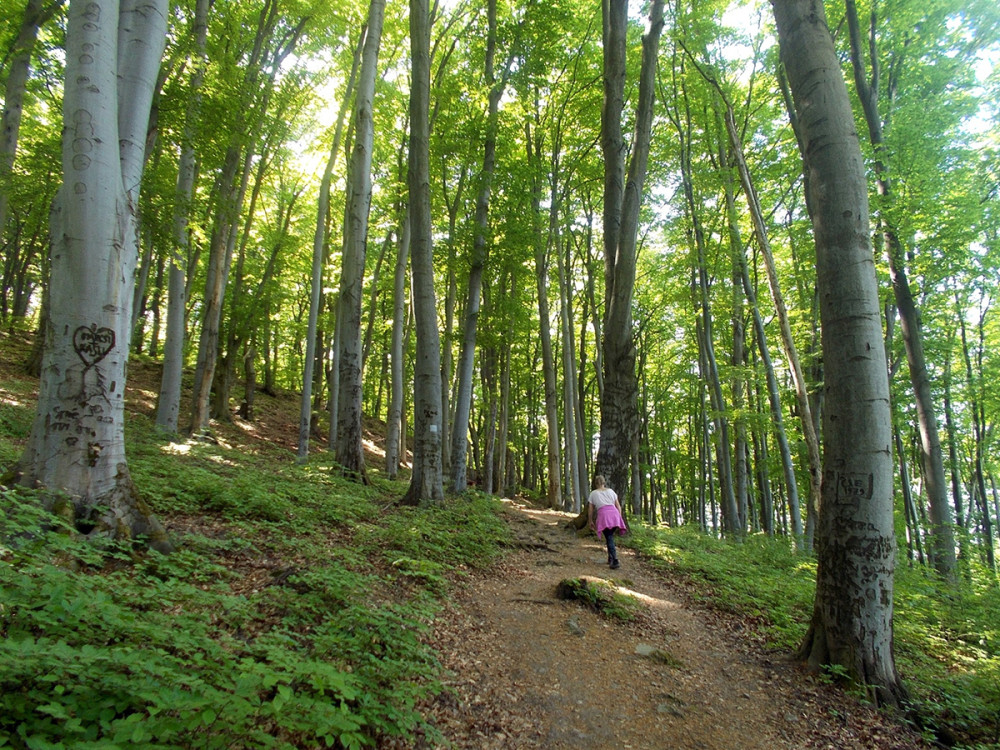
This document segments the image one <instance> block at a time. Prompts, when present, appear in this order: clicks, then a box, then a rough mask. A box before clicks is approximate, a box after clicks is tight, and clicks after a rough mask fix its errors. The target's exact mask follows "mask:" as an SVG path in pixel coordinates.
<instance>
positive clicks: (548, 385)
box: [525, 124, 562, 510]
mask: <svg viewBox="0 0 1000 750" xmlns="http://www.w3.org/2000/svg"><path fill="white" fill-rule="evenodd" d="M525 144H526V146H527V149H528V163H529V164H532V165H533V166H534V168H533V169H532V181H531V217H532V218H531V221H532V227H533V229H534V231H533V232H532V233H531V236H532V237H533V238H534V243H535V281H536V284H537V286H536V291H537V294H538V324H539V331H538V334H539V343H540V345H541V355H542V379H543V383H544V402H545V446H546V450H545V462H546V469H545V499H546V504H547V505H548V507H549V508H558V509H560V510H561V509H562V498H561V497H560V492H559V487H560V482H559V466H560V464H561V463H562V460H561V456H560V447H561V446H560V441H559V400H558V398H559V397H558V390H557V386H556V366H555V357H554V355H553V353H552V321H551V315H552V314H551V312H550V310H549V257H550V254H549V253H548V242H547V241H546V239H545V235H544V234H543V232H542V227H541V211H542V207H541V206H542V187H541V177H540V174H541V171H542V167H541V160H540V158H539V157H540V151H539V148H538V146H537V145H536V144H535V143H534V141H533V140H532V132H531V127H530V124H525Z"/></svg>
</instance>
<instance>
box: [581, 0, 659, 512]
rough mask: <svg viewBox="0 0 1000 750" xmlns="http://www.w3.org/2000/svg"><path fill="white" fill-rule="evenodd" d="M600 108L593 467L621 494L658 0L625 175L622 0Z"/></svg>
mask: <svg viewBox="0 0 1000 750" xmlns="http://www.w3.org/2000/svg"><path fill="white" fill-rule="evenodd" d="M602 8H603V18H604V36H603V38H604V107H603V108H602V110H601V147H602V151H603V153H604V165H605V166H604V264H605V309H604V341H603V344H602V346H603V356H604V361H603V370H604V392H603V394H602V396H601V441H600V448H599V450H598V454H597V471H598V472H599V473H601V474H603V475H604V476H605V477H606V478H607V481H608V485H609V486H610V487H612V488H613V489H614V490H615V491H616V492H618V493H619V495H621V496H622V497H625V496H626V494H627V493H626V490H627V488H628V484H629V478H630V476H631V472H630V470H629V462H630V460H631V457H632V443H633V441H634V439H635V435H636V430H637V429H638V426H637V424H636V422H637V420H636V416H637V415H636V406H637V405H636V398H637V385H636V376H635V344H634V342H633V331H632V294H633V289H634V286H635V261H636V234H637V232H638V224H639V208H640V204H641V201H642V193H643V184H644V182H645V179H646V166H647V162H648V159H649V145H650V140H651V133H652V122H653V103H654V94H655V78H656V67H657V66H656V61H657V55H658V51H659V44H660V33H661V32H662V30H663V2H662V0H653V2H652V4H651V6H650V11H649V26H648V29H647V31H646V33H645V35H643V38H642V66H641V69H640V72H639V100H638V105H637V107H636V117H635V133H634V134H633V138H632V147H631V157H630V160H629V166H628V173H627V180H626V171H625V154H626V150H627V149H626V146H625V139H624V137H623V136H622V128H621V121H622V110H623V108H624V92H625V47H626V36H627V35H626V29H627V26H628V2H627V0H604V2H603V4H602Z"/></svg>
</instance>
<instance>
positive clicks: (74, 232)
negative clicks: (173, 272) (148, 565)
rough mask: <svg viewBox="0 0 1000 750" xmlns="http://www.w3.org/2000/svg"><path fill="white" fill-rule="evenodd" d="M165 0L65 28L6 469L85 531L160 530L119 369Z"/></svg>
mask: <svg viewBox="0 0 1000 750" xmlns="http://www.w3.org/2000/svg"><path fill="white" fill-rule="evenodd" d="M166 6H167V4H166V0H159V1H157V2H151V1H150V0H144V1H143V3H142V5H141V6H140V5H139V4H138V3H134V2H125V3H122V4H121V6H120V7H119V3H117V2H113V1H111V0H74V1H73V2H72V4H71V5H70V10H69V20H68V26H67V32H66V86H65V94H64V99H63V122H64V136H63V149H62V168H63V185H62V188H61V190H60V193H59V196H58V198H57V200H56V205H55V206H54V210H53V219H52V242H53V245H52V272H51V281H50V284H51V289H50V291H51V294H50V305H49V315H48V318H47V320H46V321H45V325H44V334H45V342H44V350H43V360H42V373H41V381H40V384H39V396H38V406H37V409H36V413H35V421H34V424H33V426H32V430H31V436H30V438H29V441H28V446H27V448H26V449H25V452H24V454H23V456H22V458H21V461H20V464H19V467H18V471H19V473H20V477H19V481H20V483H21V484H24V485H27V486H33V487H39V488H42V489H43V490H44V498H45V499H44V502H45V503H46V505H48V506H49V507H51V508H52V509H53V510H55V511H57V512H58V513H60V514H61V515H63V516H65V517H66V518H68V519H70V520H71V521H73V522H74V523H75V524H76V526H77V528H78V529H80V530H83V531H88V532H90V533H91V534H94V535H103V536H110V537H115V538H135V537H138V536H145V537H147V538H148V539H149V542H150V543H151V544H152V545H153V546H154V547H157V548H159V549H162V550H167V549H169V548H170V544H169V541H168V540H167V535H166V532H165V531H164V529H163V527H162V526H161V525H160V524H159V522H158V521H157V520H156V519H155V518H154V517H153V515H152V513H151V511H150V509H149V508H148V507H147V506H146V505H145V503H143V502H142V501H141V500H140V499H139V498H138V497H137V495H136V492H135V488H134V486H133V485H132V480H131V478H130V475H129V470H128V462H127V460H126V456H125V408H124V407H125V373H126V364H127V360H128V346H129V336H130V333H131V330H132V292H133V284H134V278H135V268H136V264H137V261H138V232H137V216H136V206H137V204H138V189H139V184H140V182H141V178H142V169H143V163H144V158H143V156H144V151H145V145H146V128H147V123H148V121H149V113H150V103H151V100H152V95H153V88H154V85H155V82H156V76H157V71H158V70H159V65H160V58H161V56H162V53H163V47H164V43H165V39H166V11H167V7H166Z"/></svg>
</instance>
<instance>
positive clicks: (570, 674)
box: [421, 501, 927, 750]
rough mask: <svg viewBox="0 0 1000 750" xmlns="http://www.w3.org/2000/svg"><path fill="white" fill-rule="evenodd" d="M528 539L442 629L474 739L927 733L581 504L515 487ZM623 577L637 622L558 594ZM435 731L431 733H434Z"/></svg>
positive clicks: (729, 743)
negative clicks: (853, 691)
mask: <svg viewBox="0 0 1000 750" xmlns="http://www.w3.org/2000/svg"><path fill="white" fill-rule="evenodd" d="M506 502H507V504H508V511H507V516H508V522H509V523H510V525H511V528H512V531H513V532H514V536H515V538H516V539H517V540H518V546H519V549H518V550H517V551H515V552H513V553H512V554H511V555H510V556H509V557H508V558H507V559H506V560H505V561H504V562H503V563H502V564H501V565H500V566H499V568H498V569H497V570H495V571H493V572H491V573H490V574H488V575H485V576H481V575H473V576H470V580H469V582H468V584H466V585H462V586H461V587H460V589H459V591H457V592H456V595H455V606H454V609H453V610H452V611H451V612H450V613H442V614H441V615H439V618H438V620H437V621H436V623H435V631H434V645H435V647H436V648H437V649H438V652H439V654H440V655H441V658H442V660H443V661H444V663H445V666H446V668H447V669H448V670H449V671H450V672H451V678H450V681H449V682H448V684H449V686H450V687H451V688H453V690H454V691H455V692H454V693H453V694H452V693H449V694H446V695H444V696H441V697H439V698H438V699H436V700H435V701H434V702H433V704H432V705H431V706H427V707H425V710H427V711H428V713H429V714H430V715H431V717H432V721H433V723H434V724H435V725H436V726H437V727H438V728H439V729H440V730H441V731H442V732H443V733H444V735H445V737H446V738H447V740H448V742H449V744H450V746H452V747H459V748H484V749H485V748H534V747H538V748H543V747H544V748H573V749H574V750H590V749H591V748H595V749H596V748H612V747H613V748H630V749H631V750H643V749H644V748H671V749H672V750H756V749H757V748H761V749H764V748H768V749H769V750H771V749H780V748H873V749H874V748H880V749H881V750H885V749H886V748H898V749H899V750H902V749H903V748H906V749H908V750H912V748H919V747H927V746H926V745H923V744H921V743H920V742H919V741H918V738H916V737H915V736H914V735H912V734H911V733H910V732H908V731H906V730H904V729H903V728H902V727H900V726H899V725H896V724H894V723H892V722H891V721H889V720H888V719H887V718H886V717H884V716H881V715H879V714H877V713H876V712H874V711H871V710H869V709H867V708H864V707H862V706H859V705H857V703H855V702H854V701H852V700H851V699H850V698H849V697H847V696H844V695H843V694H842V693H840V692H839V691H837V690H834V689H832V688H830V687H829V686H825V685H822V684H819V683H817V682H816V681H815V680H813V679H811V678H809V677H808V676H806V675H804V674H803V673H802V672H801V671H800V670H799V669H797V668H796V667H795V665H794V664H793V663H792V662H791V660H790V659H789V658H787V657H786V656H782V655H774V654H771V655H768V654H766V653H763V652H761V651H760V650H759V649H755V648H754V647H753V646H752V645H750V644H748V643H747V642H746V641H745V640H741V639H740V636H739V634H738V633H737V632H736V628H735V627H734V626H736V625H737V623H735V621H733V620H732V619H731V618H730V619H729V620H727V619H726V618H722V617H719V616H718V615H716V614H713V613H712V612H710V611H709V610H708V609H705V608H702V607H699V606H694V605H692V604H691V603H690V602H688V601H687V599H686V597H685V596H684V594H683V591H682V590H681V588H680V587H679V586H677V585H676V584H672V583H671V582H670V581H668V580H667V579H666V578H665V577H664V575H663V574H662V573H657V572H656V571H654V570H653V568H652V567H651V566H650V565H649V564H648V563H646V562H644V561H643V560H642V559H640V558H639V557H638V556H637V555H636V553H635V552H634V551H633V550H630V549H627V548H623V547H619V557H620V559H621V568H620V569H619V570H615V571H612V570H610V569H609V568H608V565H607V556H606V552H605V549H604V546H603V543H601V542H599V541H598V540H597V538H596V537H595V536H593V535H590V536H587V537H580V536H578V535H576V534H575V533H574V532H573V531H572V530H570V529H567V528H566V525H567V522H568V521H569V519H570V518H572V516H571V515H569V514H566V513H559V512H555V511H550V510H538V509H532V508H529V507H527V506H523V505H520V504H518V503H516V502H513V501H506ZM580 576H590V577H593V578H602V579H605V580H608V581H611V582H613V583H614V584H615V585H617V586H618V587H619V588H620V590H622V591H625V592H629V593H632V594H633V595H634V596H636V597H637V598H638V599H639V600H640V601H642V602H644V604H645V605H646V610H647V613H648V614H646V615H644V616H642V617H641V618H639V619H638V620H636V621H634V622H621V621H619V620H616V619H612V618H609V617H607V616H602V615H599V614H597V613H595V612H593V611H591V610H590V609H588V608H587V607H586V606H584V605H583V604H581V603H580V602H576V601H563V600H560V599H558V598H557V597H556V586H557V584H558V583H559V582H560V581H562V580H563V579H566V578H577V577H580ZM421 746H423V747H429V746H430V744H429V743H422V745H421Z"/></svg>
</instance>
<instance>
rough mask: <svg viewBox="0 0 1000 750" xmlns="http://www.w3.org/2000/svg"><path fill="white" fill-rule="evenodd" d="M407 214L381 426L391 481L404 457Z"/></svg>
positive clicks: (396, 275) (394, 296) (399, 250)
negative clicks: (386, 404) (386, 406)
mask: <svg viewBox="0 0 1000 750" xmlns="http://www.w3.org/2000/svg"><path fill="white" fill-rule="evenodd" d="M409 214H410V212H409V209H408V208H406V209H403V218H402V227H401V228H400V237H399V244H398V245H397V247H396V266H395V271H394V273H393V292H392V344H391V346H390V349H389V372H390V385H389V414H388V416H387V417H386V427H385V473H386V476H387V477H388V478H389V479H395V478H396V474H397V473H398V472H399V464H400V462H401V461H402V459H403V458H404V455H403V452H402V450H401V448H402V444H401V441H400V434H401V432H402V426H403V329H404V327H405V326H406V313H407V304H406V266H407V260H408V258H409V255H410V215H409Z"/></svg>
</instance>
